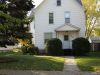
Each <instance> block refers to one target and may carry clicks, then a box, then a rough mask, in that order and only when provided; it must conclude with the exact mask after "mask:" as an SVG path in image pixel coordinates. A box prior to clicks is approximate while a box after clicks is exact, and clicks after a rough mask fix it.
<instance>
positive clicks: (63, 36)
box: [57, 32, 72, 49]
mask: <svg viewBox="0 0 100 75" xmlns="http://www.w3.org/2000/svg"><path fill="white" fill-rule="evenodd" d="M57 38H59V39H60V40H61V41H62V45H63V49H72V43H71V42H72V41H71V34H70V33H69V32H59V33H57Z"/></svg>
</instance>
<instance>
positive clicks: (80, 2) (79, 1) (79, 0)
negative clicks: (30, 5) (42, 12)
mask: <svg viewBox="0 0 100 75" xmlns="http://www.w3.org/2000/svg"><path fill="white" fill-rule="evenodd" d="M44 1H46V0H43V1H42V2H41V3H40V4H39V5H38V6H37V7H36V8H38V7H39V6H40V5H41V4H42V3H44ZM76 1H77V2H78V3H79V4H80V5H82V1H81V0H76ZM36 8H35V9H36Z"/></svg>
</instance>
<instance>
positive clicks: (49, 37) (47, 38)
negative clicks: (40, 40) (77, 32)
mask: <svg viewBox="0 0 100 75" xmlns="http://www.w3.org/2000/svg"><path fill="white" fill-rule="evenodd" d="M49 39H52V33H44V42H45V43H46V42H47V41H48V40H49Z"/></svg>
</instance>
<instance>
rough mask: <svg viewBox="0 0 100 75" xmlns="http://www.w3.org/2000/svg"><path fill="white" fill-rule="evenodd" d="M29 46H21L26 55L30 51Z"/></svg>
mask: <svg viewBox="0 0 100 75" xmlns="http://www.w3.org/2000/svg"><path fill="white" fill-rule="evenodd" d="M27 48H28V46H22V47H21V50H22V53H23V54H24V55H25V54H27V53H28V50H27Z"/></svg>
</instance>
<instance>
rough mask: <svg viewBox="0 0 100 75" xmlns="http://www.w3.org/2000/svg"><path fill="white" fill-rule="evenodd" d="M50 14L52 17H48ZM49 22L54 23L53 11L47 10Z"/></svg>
mask: <svg viewBox="0 0 100 75" xmlns="http://www.w3.org/2000/svg"><path fill="white" fill-rule="evenodd" d="M50 14H52V17H50ZM51 18H52V19H51ZM50 20H52V22H51V21H50ZM49 24H54V13H53V12H49Z"/></svg>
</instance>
